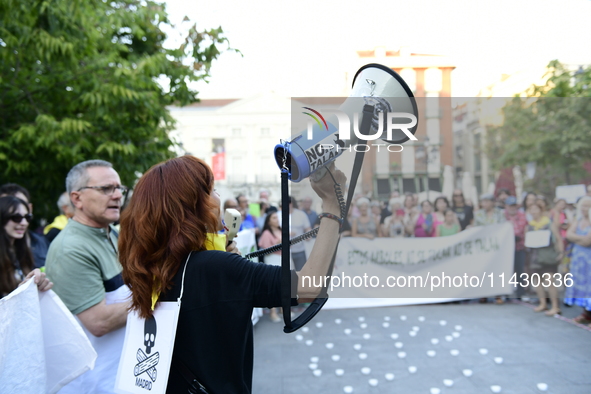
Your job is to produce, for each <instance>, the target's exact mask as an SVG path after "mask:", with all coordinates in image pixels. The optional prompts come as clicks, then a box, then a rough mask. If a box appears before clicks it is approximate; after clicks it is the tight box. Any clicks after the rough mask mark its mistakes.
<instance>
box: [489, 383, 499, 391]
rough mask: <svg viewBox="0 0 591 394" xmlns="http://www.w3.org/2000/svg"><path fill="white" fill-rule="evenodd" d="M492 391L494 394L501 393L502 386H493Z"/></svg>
mask: <svg viewBox="0 0 591 394" xmlns="http://www.w3.org/2000/svg"><path fill="white" fill-rule="evenodd" d="M490 391H492V392H493V393H500V392H501V386H498V385H496V384H495V385H493V386H490Z"/></svg>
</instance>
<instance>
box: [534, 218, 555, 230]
mask: <svg viewBox="0 0 591 394" xmlns="http://www.w3.org/2000/svg"><path fill="white" fill-rule="evenodd" d="M548 224H550V219H549V218H548V216H542V217H541V218H540V220H533V219H532V220H530V221H529V225H530V226H532V227H533V228H534V230H536V231H537V230H541V229H542V228H544V226H547V225H548Z"/></svg>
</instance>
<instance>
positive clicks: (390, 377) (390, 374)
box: [386, 373, 394, 380]
mask: <svg viewBox="0 0 591 394" xmlns="http://www.w3.org/2000/svg"><path fill="white" fill-rule="evenodd" d="M386 380H394V374H393V373H387V374H386Z"/></svg>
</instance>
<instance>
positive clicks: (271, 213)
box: [261, 210, 281, 234]
mask: <svg viewBox="0 0 591 394" xmlns="http://www.w3.org/2000/svg"><path fill="white" fill-rule="evenodd" d="M273 214H276V215H278V213H277V211H276V210H272V211H270V212H269V213H267V216H265V224H263V229H262V230H261V234H262V233H264V232H265V230H269V231H270V232H271V234H273V230H271V226H270V225H269V221H271V215H273ZM279 230H281V226H279Z"/></svg>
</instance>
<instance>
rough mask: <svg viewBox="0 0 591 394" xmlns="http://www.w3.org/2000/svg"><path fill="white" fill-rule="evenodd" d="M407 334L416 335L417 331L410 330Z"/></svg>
mask: <svg viewBox="0 0 591 394" xmlns="http://www.w3.org/2000/svg"><path fill="white" fill-rule="evenodd" d="M408 335H410V336H411V337H416V336H417V332H416V331H411V332H409V333H408Z"/></svg>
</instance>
